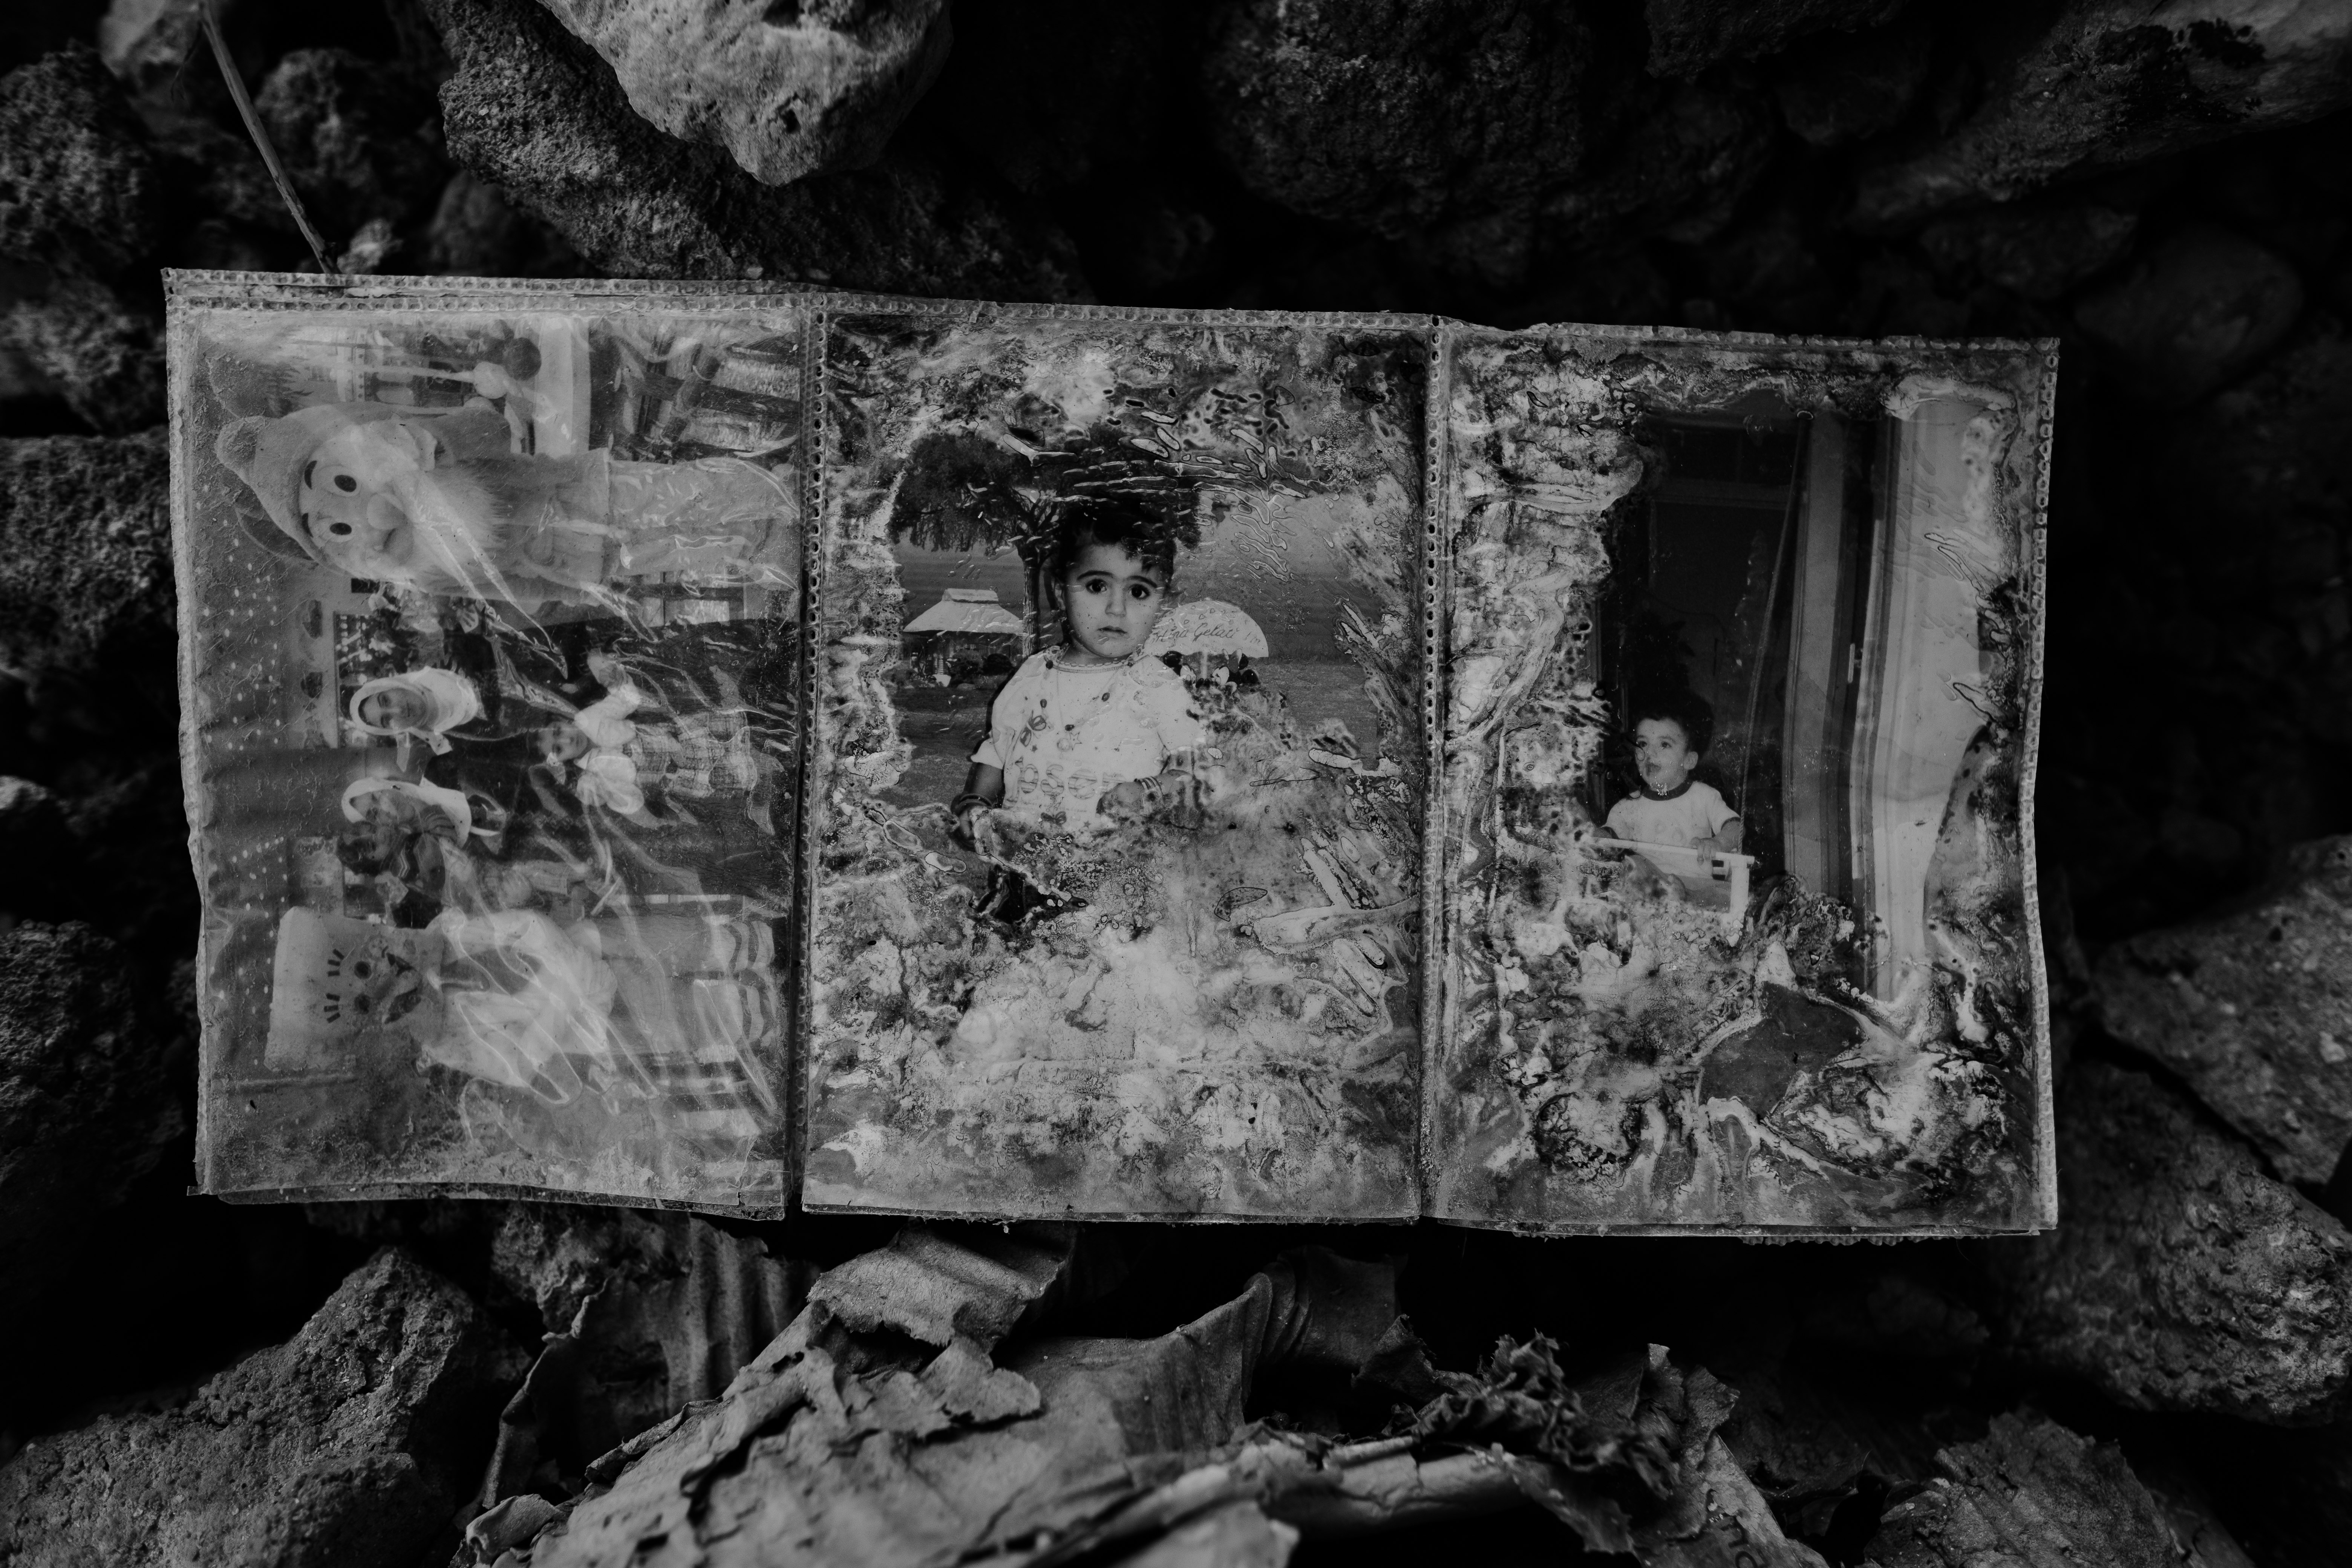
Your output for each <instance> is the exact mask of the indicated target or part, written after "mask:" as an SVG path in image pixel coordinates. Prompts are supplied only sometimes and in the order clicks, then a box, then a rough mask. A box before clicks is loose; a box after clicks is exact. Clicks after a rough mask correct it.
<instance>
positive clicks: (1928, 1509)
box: [1864, 1412, 2244, 1568]
mask: <svg viewBox="0 0 2352 1568" xmlns="http://www.w3.org/2000/svg"><path fill="white" fill-rule="evenodd" d="M1936 1459H1937V1468H1940V1469H1941V1470H1942V1471H1943V1472H1944V1473H1943V1474H1942V1475H1940V1476H1937V1477H1936V1478H1935V1479H1931V1480H1930V1481H1928V1483H1927V1486H1926V1487H1925V1488H1924V1489H1922V1490H1920V1491H1919V1492H1917V1493H1916V1494H1915V1495H1914V1496H1911V1497H1909V1498H1906V1499H1905V1500H1902V1501H1900V1502H1897V1503H1896V1504H1895V1505H1894V1506H1893V1507H1892V1508H1890V1509H1888V1510H1886V1514H1885V1518H1884V1519H1883V1520H1882V1521H1880V1523H1879V1527H1878V1533H1877V1535H1876V1536H1874V1537H1873V1538H1872V1540H1871V1542H1870V1545H1869V1547H1868V1548H1867V1550H1866V1551H1865V1552H1864V1562H1865V1563H1871V1564H1874V1565H1875V1568H1980V1565H1982V1568H1990V1564H1993V1563H2004V1564H2005V1563H2021V1564H2022V1563H2033V1564H2037V1565H2040V1564H2045V1563H2046V1564H2053V1565H2054V1564H2057V1563H2066V1564H2069V1565H2070V1568H2154V1565H2155V1564H2158V1563H2179V1564H2182V1565H2183V1568H2233V1564H2234V1563H2242V1562H2243V1561H2244V1553H2243V1552H2241V1551H2240V1550H2239V1548H2238V1545H2237V1542H2234V1541H2231V1540H2230V1538H2229V1536H2228V1534H2227V1532H2226V1531H2223V1530H2222V1528H2221V1524H2220V1523H2219V1521H2212V1520H2210V1519H2203V1520H2200V1521H2198V1522H2199V1524H2200V1530H2199V1531H2198V1532H2197V1534H2196V1536H2195V1537H2194V1540H2195V1542H2196V1545H2197V1547H2200V1548H2201V1550H2196V1549H2193V1548H2192V1547H2191V1546H2190V1544H2189V1542H2184V1541H2183V1540H2182V1537H2181V1532H2180V1531H2179V1529H2178V1528H2177V1527H2176V1524H2175V1521H2174V1519H2173V1517H2172V1514H2171V1511H2170V1510H2168V1509H2167V1508H2166V1506H2165V1504H2164V1502H2163V1501H2162V1500H2159V1499H2158V1497H2157V1496H2156V1495H2155V1494H2154V1493H2152V1492H2151V1491H2149V1490H2148V1489H2147V1486H2146V1485H2145V1484H2144V1483H2143V1482H2142V1481H2141V1480H2140V1479H2139V1477H2138V1476H2137V1475H2136V1474H2134V1473H2133V1471H2132V1467H2131V1463H2130V1461H2129V1460H2127V1459H2126V1458H2125V1457H2124V1454H2123V1450H2122V1449H2120V1448H2117V1447H2113V1446H2112V1445H2109V1444H2105V1443H2096V1442H2093V1441H2092V1440H2091V1439H2089V1438H2087V1437H2084V1436H2081V1435H2079V1434H2077V1433H2074V1432H2070V1431H2068V1430H2067V1429H2066V1428H2065V1427H2063V1426H2059V1425H2058V1424H2057V1423H2056V1422H2055V1421H2053V1420H2051V1419H2050V1418H2049V1417H2048V1416H2045V1415H2036V1414H2033V1413H2032V1412H2023V1413H2020V1414H2017V1415H1996V1416H1994V1417H1993V1419H1992V1425H1991V1429H1990V1431H1988V1432H1987V1433H1986V1434H1985V1436H1984V1437H1983V1439H1982V1440H1981V1441H1979V1442H1975V1443H1959V1444H1955V1445H1954V1446H1953V1447H1949V1448H1946V1449H1944V1450H1943V1451H1942V1452H1940V1453H1938V1454H1937V1456H1936Z"/></svg>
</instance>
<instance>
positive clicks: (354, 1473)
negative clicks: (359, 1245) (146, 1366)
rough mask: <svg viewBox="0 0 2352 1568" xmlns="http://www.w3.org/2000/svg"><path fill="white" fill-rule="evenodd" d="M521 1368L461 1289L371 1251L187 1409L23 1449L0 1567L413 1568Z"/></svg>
mask: <svg viewBox="0 0 2352 1568" xmlns="http://www.w3.org/2000/svg"><path fill="white" fill-rule="evenodd" d="M521 1371H522V1362H521V1356H520V1351H519V1347H517V1346H516V1345H515V1343H514V1342H513V1341H512V1340H511V1339H510V1338H509V1337H508V1335H507V1334H506V1333H505V1332H504V1331H502V1330H500V1329H499V1327H498V1326H497V1325H496V1324H495V1323H493V1322H492V1321H490V1320H489V1319H488V1317H486V1316H485V1315H484V1314H483V1313H482V1311H481V1310H480V1309H479V1308H478V1307H476V1306H475V1305H474V1303H473V1302H472V1300H469V1299H468V1298H467V1296H466V1295H465V1293H464V1292H463V1291H461V1290H459V1289H457V1287H456V1286H454V1285H452V1284H450V1283H449V1282H448V1281H447V1280H446V1279H442V1278H440V1277H439V1276H438V1275H436V1274H434V1273H432V1272H430V1271H429V1270H427V1269H425V1268H423V1267H422V1266H421V1265H419V1264H417V1263H415V1261H413V1260H411V1259H410V1258H408V1257H407V1256H406V1255H405V1254H404V1253H401V1252H398V1251H396V1250H393V1249H389V1248H387V1249H386V1250H384V1251H383V1252H379V1253H378V1254H376V1256H375V1257H374V1258H373V1259H371V1260H370V1261H369V1262H368V1263H366V1264H365V1265H363V1266H362V1267H361V1268H359V1269H357V1270H356V1271H355V1272H353V1273H352V1276H351V1277H350V1278H349V1279H346V1280H344V1281H343V1283H342V1285H341V1288H340V1289H337V1290H336V1291H335V1293H334V1295H333V1296H331V1297H330V1298H329V1299H328V1300H327V1302H326V1304H325V1305H324V1306H322V1307H320V1309H319V1310H318V1312H317V1313H316V1314H315V1315H314V1316H312V1318H311V1319H310V1321H309V1322H308V1323H306V1324H304V1325H303V1327H302V1329H301V1331H300V1332H299V1333H297V1334H296V1335H295V1336H294V1337H293V1338H292V1339H291V1340H289V1341H288V1342H286V1343H285V1344H283V1345H278V1346H276V1347H273V1348H271V1349H268V1350H265V1351H261V1352H257V1353H256V1354H254V1355H252V1356H250V1357H248V1358H247V1360H245V1361H244V1362H242V1363H238V1364H237V1365H236V1366H235V1367H232V1368H231V1369H230V1370H228V1371H227V1372H225V1373H221V1374H220V1375H219V1376H217V1377H215V1378H214V1379H213V1380H212V1381H211V1382H209V1383H207V1384H205V1385H204V1386H202V1387H201V1388H199V1389H197V1390H196V1392H195V1393H194V1395H193V1396H191V1397H190V1399H189V1400H188V1402H187V1403H186V1404H185V1405H182V1406H180V1407H178V1408H176V1409H172V1410H167V1411H164V1412H163V1413H161V1414H155V1415H127V1416H110V1417H105V1418H102V1419H100V1420H99V1421H98V1422H96V1423H95V1424H93V1425H91V1426H87V1427H83V1428H80V1429H79V1430H76V1431H71V1432H66V1433H62V1434H59V1435H58V1436H52V1437H44V1438H40V1439H38V1440H37V1441H35V1442H34V1443H32V1444H30V1445H29V1446H27V1447H26V1449H25V1450H24V1452H22V1453H20V1454H19V1455H17V1456H16V1458H15V1459H13V1460H11V1461H10V1462H9V1463H8V1464H7V1466H6V1467H5V1468H0V1557H5V1558H6V1559H7V1560H8V1561H9V1562H11V1563H16V1564H21V1565H23V1568H48V1565H50V1564H57V1565H58V1568H64V1565H66V1564H79V1563H109V1564H113V1565H116V1568H145V1565H148V1564H153V1565H155V1568H163V1565H165V1564H169V1565H171V1568H210V1565H213V1564H221V1565H223V1568H226V1565H228V1564H238V1565H240V1568H242V1565H246V1564H268V1565H271V1568H313V1565H315V1568H373V1565H376V1564H383V1565H384V1568H395V1565H396V1568H411V1565H413V1564H415V1563H417V1562H418V1561H420V1560H421V1559H422V1558H423V1557H424V1555H425V1552H427V1550H428V1549H433V1548H436V1546H437V1548H438V1550H439V1551H440V1552H446V1551H447V1550H448V1548H449V1547H450V1546H452V1545H454V1544H455V1543H456V1538H455V1531H454V1530H453V1529H452V1516H453V1514H455V1513H456V1511H457V1509H458V1508H459V1506H460V1504H461V1503H462V1502H463V1500H464V1499H465V1497H466V1495H467V1491H468V1489H470V1486H471V1483H472V1482H473V1480H474V1478H475V1475H476V1474H477V1473H478V1472H477V1469H476V1467H478V1465H479V1464H480V1463H481V1460H482V1457H483V1453H484V1450H485V1449H486V1448H487V1447H488V1438H489V1434H490V1431H491V1427H492V1415H493V1413H494V1412H495V1410H496V1408H497V1403H498V1401H499V1398H501V1397H502V1396H503V1394H504V1393H505V1391H506V1390H507V1389H508V1388H509V1387H511V1386H512V1385H513V1384H514V1382H515V1380H516V1379H517V1378H519V1377H520V1375H521ZM445 1536H446V1542H445V1541H444V1537H445Z"/></svg>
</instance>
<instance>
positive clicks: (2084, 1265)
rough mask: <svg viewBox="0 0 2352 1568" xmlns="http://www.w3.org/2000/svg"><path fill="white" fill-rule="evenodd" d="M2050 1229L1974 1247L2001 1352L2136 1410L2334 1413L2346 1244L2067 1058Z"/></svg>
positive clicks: (2187, 1115) (2311, 1209) (2319, 1217)
mask: <svg viewBox="0 0 2352 1568" xmlns="http://www.w3.org/2000/svg"><path fill="white" fill-rule="evenodd" d="M2058 1178H2059V1203H2058V1215H2059V1226H2058V1229H2057V1230H2056V1231H2054V1232H2053V1233H2051V1234H2049V1235H2045V1236H2039V1237H2031V1238H2022V1239H2018V1240H2013V1241H2000V1242H1991V1243H1987V1244H1986V1251H1985V1258H1986V1260H1987V1264H1988V1268H1989V1271H1990V1275H1991V1278H1992V1279H1993V1282H1994V1284H1995V1286H1996V1290H1995V1296H1996V1299H1997V1300H1996V1302H1995V1308H1994V1314H1995V1321H1996V1325H1997V1327H1998V1328H1999V1329H2000V1331H2001V1333H2000V1337H2001V1338H2002V1339H2003V1340H2005V1341H2006V1342H2007V1343H2008V1344H2009V1346H2010V1347H2011V1350H2012V1352H2014V1353H2016V1354H2018V1355H2020V1356H2021V1357H2024V1358H2026V1359H2028V1360H2031V1361H2032V1362H2035V1363H2040V1364H2041V1365H2042V1366H2045V1367H2048V1368H2050V1369H2052V1370H2054V1371H2058V1372H2062V1373H2069V1374H2071V1375H2074V1376H2075V1377H2079V1378H2082V1379H2083V1380H2084V1381H2085V1382H2087V1383H2090V1384H2093V1385H2094V1386H2095V1387H2098V1388H2100V1389H2102V1390H2104V1391H2105V1393H2106V1394H2108V1395H2109V1396H2110V1397H2112V1398H2114V1399H2116V1400H2117V1401H2119V1402H2120V1403H2122V1404H2124V1405H2131V1406H2134V1407H2136V1408H2138V1409H2143V1410H2203V1411H2215V1412H2220V1413H2222V1414H2226V1415H2237V1416H2242V1417H2243V1418H2245V1419H2247V1420H2251V1421H2263V1422H2273V1423H2280V1424H2288V1425H2297V1424H2307V1423H2311V1422H2317V1421H2326V1420H2329V1419H2333V1418H2336V1417H2337V1416H2340V1415H2342V1414H2343V1413H2344V1412H2345V1411H2346V1410H2347V1408H2352V1233H2347V1231H2346V1229H2345V1227H2344V1226H2342V1225H2341V1224H2340V1223H2338V1222H2337V1221H2336V1219H2335V1218H2334V1216H2332V1215H2329V1214H2327V1213H2326V1211H2325V1210H2323V1209H2321V1208H2319V1207H2318V1206H2317V1205H2315V1204H2313V1203H2312V1202H2311V1201H2310V1200H2309V1199H2307V1198H2305V1197H2304V1196H2303V1195H2302V1194H2299V1193H2297V1192H2295V1191H2294V1188H2292V1187H2289V1186H2286V1185H2285V1184H2283V1183H2280V1182H2277V1181H2274V1180H2273V1179H2272V1178H2271V1177H2270V1176H2269V1175H2267V1174H2265V1173H2263V1169H2262V1166H2261V1164H2260V1163H2259V1162H2257V1161H2256V1159H2255V1158H2254V1155H2253V1152H2252V1151H2251V1150H2249V1149H2247V1148H2246V1147H2245V1146H2244V1145H2243V1144H2242V1143H2241V1142H2238V1141H2237V1139H2235V1138H2234V1137H2232V1136H2231V1134H2230V1133H2229V1132H2227V1131H2224V1130H2222V1129H2220V1128H2217V1127H2213V1126H2210V1125H2209V1124H2208V1123H2207V1122H2206V1121H2203V1120H2202V1119H2201V1118H2200V1116H2199V1114H2198V1113H2197V1111H2196V1110H2195V1109H2194V1108H2193V1107H2191V1106H2190V1105H2189V1103H2187V1102H2186V1101H2185V1100H2182V1099H2181V1098H2180V1097H2179V1095H2178V1094H2177V1093H2175V1092H2174V1091H2173V1090H2171V1089H2167V1088H2165V1087H2164V1086H2162V1085H2161V1084H2158V1082H2156V1081H2155V1080H2154V1079H2150V1078H2148V1077H2147V1075H2146V1074H2143V1073H2137V1072H2132V1071H2128V1070H2126V1069H2125V1068H2117V1067H2113V1066H2110V1065H2108V1064H2106V1063H2104V1062H2097V1061H2084V1062H2078V1063H2077V1064H2076V1066H2075V1068H2074V1073H2073V1075H2072V1076H2071V1077H2070V1078H2069V1079H2068V1080H2067V1083H2066V1086H2065V1092H2064V1094H2063V1096H2062V1098H2061V1100H2060V1105H2059V1116H2058Z"/></svg>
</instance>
